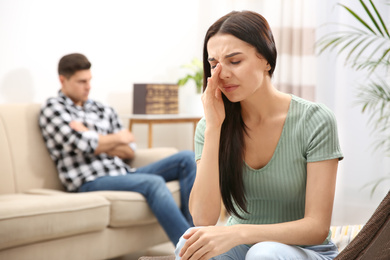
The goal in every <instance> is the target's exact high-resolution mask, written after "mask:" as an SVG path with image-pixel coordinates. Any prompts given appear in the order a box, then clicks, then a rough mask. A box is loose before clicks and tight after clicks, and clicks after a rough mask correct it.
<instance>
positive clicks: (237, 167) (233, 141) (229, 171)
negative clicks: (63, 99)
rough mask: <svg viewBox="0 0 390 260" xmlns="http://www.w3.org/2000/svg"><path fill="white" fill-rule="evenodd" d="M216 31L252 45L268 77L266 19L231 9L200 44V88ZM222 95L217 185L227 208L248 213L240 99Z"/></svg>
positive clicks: (272, 52)
mask: <svg viewBox="0 0 390 260" xmlns="http://www.w3.org/2000/svg"><path fill="white" fill-rule="evenodd" d="M218 33H220V34H230V35H233V36H234V37H236V38H238V39H240V40H242V41H244V42H247V43H249V44H250V45H252V46H254V47H255V48H256V50H257V52H258V53H259V54H260V55H262V56H263V57H264V58H265V59H266V60H267V62H268V63H269V65H270V66H271V69H270V70H269V75H270V76H271V77H272V74H273V72H274V70H275V66H276V56H277V53H276V47H275V42H274V38H273V36H272V32H271V29H270V27H269V25H268V22H267V20H265V18H264V17H263V16H261V15H260V14H258V13H255V12H251V11H242V12H237V11H233V12H231V13H229V14H227V15H225V16H223V17H221V18H220V19H219V20H218V21H216V22H215V23H214V24H213V25H211V26H210V28H209V29H208V31H207V33H206V36H205V39H204V45H203V71H204V78H203V91H204V90H205V89H206V87H207V78H208V77H211V68H210V64H209V62H208V58H209V56H208V51H207V43H208V41H209V40H210V38H211V37H213V36H214V35H216V34H218ZM222 98H223V102H224V104H225V115H226V116H225V120H224V122H223V124H222V129H221V139H220V144H219V185H220V189H221V196H222V200H223V203H224V205H225V208H226V210H227V212H229V213H230V214H234V215H236V216H237V217H239V218H242V216H240V214H239V213H238V212H237V210H236V208H235V207H234V204H233V203H235V204H236V205H237V206H238V207H239V208H240V209H241V210H242V211H244V212H246V213H248V211H247V207H246V198H245V191H244V183H243V164H244V151H245V144H244V134H247V133H246V126H245V123H244V121H243V119H242V116H241V105H240V102H236V103H233V102H230V101H229V100H228V99H227V98H226V96H225V95H223V94H222ZM206 123H207V122H206Z"/></svg>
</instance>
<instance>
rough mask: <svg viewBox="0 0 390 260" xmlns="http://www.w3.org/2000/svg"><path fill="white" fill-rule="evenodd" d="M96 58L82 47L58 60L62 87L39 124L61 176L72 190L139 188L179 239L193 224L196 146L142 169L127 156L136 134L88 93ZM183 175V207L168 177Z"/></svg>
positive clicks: (43, 110)
mask: <svg viewBox="0 0 390 260" xmlns="http://www.w3.org/2000/svg"><path fill="white" fill-rule="evenodd" d="M90 68H91V63H90V62H89V61H88V59H87V58H86V57H85V56H84V55H82V54H78V53H73V54H69V55H66V56H64V57H62V58H61V59H60V61H59V64H58V74H59V79H60V82H61V90H60V91H59V93H58V97H55V98H49V99H48V100H47V102H46V103H45V104H44V105H43V106H42V108H41V113H40V117H39V125H40V128H41V131H42V135H43V137H44V139H45V142H46V146H47V148H48V150H49V152H50V155H51V158H52V159H53V160H54V162H55V164H56V166H57V169H58V173H59V177H60V180H61V182H62V183H63V184H64V186H65V187H66V189H67V190H68V191H70V192H88V191H98V190H116V191H135V192H139V193H141V194H142V195H144V196H145V198H146V200H147V202H148V204H149V206H150V208H151V209H152V211H153V213H154V214H155V215H156V217H157V219H158V220H159V222H160V224H161V225H162V227H163V228H164V230H165V232H166V233H167V235H168V236H169V238H170V240H171V241H172V242H173V243H174V244H176V243H177V242H178V240H179V238H180V236H181V235H182V234H183V233H184V232H185V231H186V230H187V229H188V228H189V227H190V226H192V218H191V215H190V213H189V210H188V199H189V194H190V191H191V188H192V185H193V182H194V179H195V172H196V164H195V161H194V153H193V152H192V151H181V152H179V153H177V154H174V155H172V156H170V157H168V158H165V159H163V160H160V161H158V162H155V163H153V164H150V165H147V166H145V167H141V168H138V169H135V168H130V167H129V166H128V165H127V164H126V163H125V162H124V161H125V160H131V159H132V158H133V157H134V154H135V145H134V144H135V143H134V136H133V135H132V133H131V132H129V131H128V130H126V129H123V128H122V124H121V122H120V121H119V119H118V115H117V114H116V113H115V111H114V110H113V109H112V108H111V107H108V106H105V105H103V104H101V103H99V102H96V101H93V100H91V99H89V98H88V96H89V91H90V89H91V85H90V81H91V78H92V76H91V70H90ZM175 179H176V180H177V179H178V180H179V182H180V192H181V202H182V206H181V209H179V208H178V207H177V205H176V204H175V202H174V199H173V197H172V195H171V193H170V191H169V190H168V188H167V186H166V184H165V182H166V181H171V180H175Z"/></svg>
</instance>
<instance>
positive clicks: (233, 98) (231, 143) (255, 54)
mask: <svg viewBox="0 0 390 260" xmlns="http://www.w3.org/2000/svg"><path fill="white" fill-rule="evenodd" d="M275 65H276V49H275V43H274V40H273V36H272V32H271V30H270V28H269V25H268V23H267V21H266V20H265V19H264V18H263V17H262V16H261V15H259V14H257V13H254V12H249V11H243V12H231V13H229V14H227V15H225V16H224V17H222V18H220V19H219V20H218V21H216V22H215V23H214V24H213V25H212V26H211V27H210V28H209V30H208V31H207V34H206V37H205V41H204V50H203V66H204V72H205V77H204V94H203V96H202V101H203V106H204V113H205V116H204V118H203V119H202V120H201V121H200V122H199V124H198V126H197V130H196V137H195V153H196V160H197V173H196V179H195V183H194V186H193V189H192V192H191V196H190V212H191V214H192V216H193V220H194V223H195V225H196V226H203V227H202V228H192V229H190V230H188V231H187V232H186V233H185V234H184V235H183V237H182V238H181V240H180V241H179V243H178V245H177V249H176V259H183V260H186V259H210V258H213V257H215V258H214V259H333V258H334V257H335V256H336V255H337V248H336V247H335V245H334V244H333V243H332V242H331V241H330V232H329V227H330V221H331V215H332V207H333V199H334V190H335V180H336V173H337V166H338V161H339V160H341V159H342V158H343V155H342V153H341V151H340V148H339V142H338V137H337V128H336V122H335V118H334V115H333V113H332V112H331V111H330V110H329V109H328V108H326V107H325V106H324V105H320V104H315V103H312V102H309V101H306V100H303V99H301V98H298V97H296V96H294V95H290V94H286V93H282V92H280V91H278V90H276V89H275V88H274V87H273V86H272V83H271V77H272V74H273V72H274V70H275ZM221 200H222V201H223V203H224V205H225V207H226V209H227V211H228V212H229V213H230V214H231V217H230V218H229V220H228V222H227V225H226V226H215V224H216V223H217V221H218V218H219V214H220V206H221V204H220V203H221Z"/></svg>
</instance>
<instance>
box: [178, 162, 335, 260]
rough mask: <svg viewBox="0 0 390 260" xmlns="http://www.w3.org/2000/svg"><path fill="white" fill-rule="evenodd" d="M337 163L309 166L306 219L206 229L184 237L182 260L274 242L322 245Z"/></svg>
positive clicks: (330, 210)
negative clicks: (246, 245) (236, 247)
mask: <svg viewBox="0 0 390 260" xmlns="http://www.w3.org/2000/svg"><path fill="white" fill-rule="evenodd" d="M337 166H338V159H332V160H326V161H320V162H313V163H308V164H307V185H306V204H305V216H304V218H302V219H300V220H296V221H291V222H285V223H279V224H270V225H234V226H225V227H206V228H201V229H197V230H193V231H192V232H190V233H188V234H187V235H185V236H184V238H186V239H188V240H187V242H186V243H185V245H184V247H183V248H182V250H181V255H182V260H186V259H189V257H190V256H192V257H191V259H209V258H211V257H213V256H216V255H219V254H221V253H223V252H226V251H228V250H230V249H231V248H233V247H234V246H237V245H240V244H255V243H259V242H263V241H275V242H280V243H284V244H290V245H315V244H321V243H323V242H324V240H325V239H326V237H327V235H328V232H329V227H330V221H331V216H332V208H333V200H334V192H335V186H336V175H337Z"/></svg>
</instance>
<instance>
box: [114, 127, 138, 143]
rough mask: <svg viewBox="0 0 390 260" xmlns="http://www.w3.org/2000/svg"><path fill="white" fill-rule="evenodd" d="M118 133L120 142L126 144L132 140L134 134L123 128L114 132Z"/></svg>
mask: <svg viewBox="0 0 390 260" xmlns="http://www.w3.org/2000/svg"><path fill="white" fill-rule="evenodd" d="M116 135H118V137H119V140H120V143H122V144H125V145H128V144H129V143H131V142H134V135H133V134H132V133H131V132H130V131H129V130H127V129H123V130H121V131H119V132H118V133H116Z"/></svg>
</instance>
